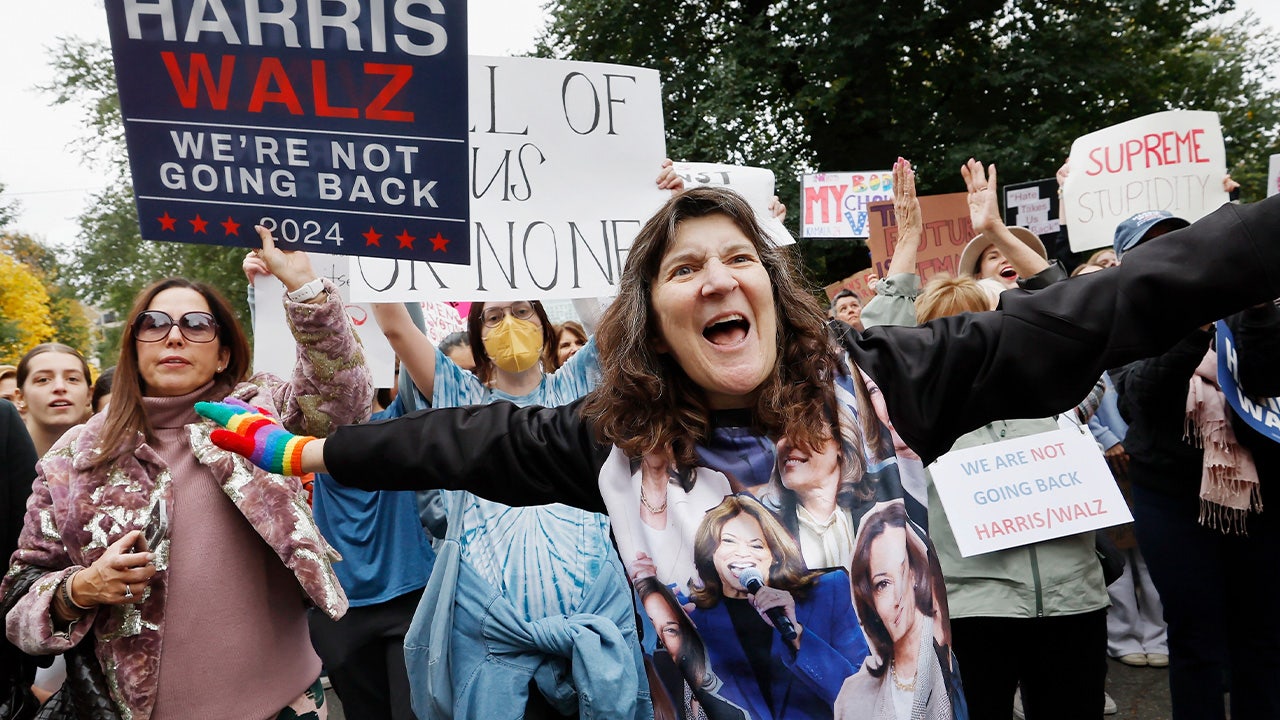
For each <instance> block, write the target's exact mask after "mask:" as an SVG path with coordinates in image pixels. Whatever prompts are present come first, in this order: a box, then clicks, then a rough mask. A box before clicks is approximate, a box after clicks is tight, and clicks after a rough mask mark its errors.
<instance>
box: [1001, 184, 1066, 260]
mask: <svg viewBox="0 0 1280 720" xmlns="http://www.w3.org/2000/svg"><path fill="white" fill-rule="evenodd" d="M1004 222H1005V224H1006V225H1021V226H1022V227H1024V228H1026V229H1028V230H1030V231H1031V232H1033V233H1035V234H1036V235H1038V236H1039V237H1040V240H1041V241H1043V242H1044V245H1045V247H1047V248H1051V247H1053V241H1054V239H1056V237H1057V235H1058V230H1059V229H1060V227H1061V225H1060V224H1059V222H1058V179H1057V178H1048V179H1046V180H1032V181H1031V182H1025V183H1017V184H1014V185H1005V186H1004Z"/></svg>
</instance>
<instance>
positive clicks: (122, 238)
mask: <svg viewBox="0 0 1280 720" xmlns="http://www.w3.org/2000/svg"><path fill="white" fill-rule="evenodd" d="M52 64H53V66H54V68H55V70H56V71H57V72H56V76H55V77H56V79H55V80H54V82H53V83H52V84H51V85H49V86H46V87H44V88H42V89H43V90H44V91H46V92H47V93H49V94H50V95H51V96H52V98H53V103H54V104H55V105H70V106H72V107H76V108H79V109H80V110H81V113H82V121H83V124H84V127H85V131H86V134H85V136H84V138H83V141H82V142H81V143H80V147H81V148H82V149H83V152H84V159H85V161H86V162H87V163H89V164H90V165H92V166H94V167H99V168H102V169H104V170H105V171H106V172H109V173H110V177H111V178H112V180H113V182H112V183H111V185H110V186H109V187H108V188H107V189H106V190H104V191H102V192H101V193H98V194H97V195H95V196H94V197H93V200H92V202H91V205H90V207H89V208H88V209H86V210H85V211H84V212H83V213H82V214H81V215H80V217H79V222H80V228H81V230H80V243H79V244H78V245H76V247H74V248H73V249H72V250H71V254H72V255H73V258H74V262H73V263H71V264H70V266H69V267H70V268H72V269H71V271H70V272H69V273H68V274H67V277H66V283H67V284H68V285H69V286H70V287H72V288H74V290H75V292H76V293H78V294H79V296H80V297H81V298H83V299H84V300H85V301H86V302H89V303H91V304H93V305H96V306H98V307H100V308H102V309H104V310H112V311H115V312H116V313H117V315H118V316H119V317H120V318H122V319H126V318H125V316H126V315H127V313H128V311H129V309H130V306H131V305H132V303H133V298H134V297H135V296H136V295H137V294H138V291H140V290H141V289H142V288H144V287H146V286H147V285H148V284H150V283H151V282H153V281H155V280H159V279H161V278H165V277H169V276H173V275H180V276H182V277H185V278H188V279H190V280H198V281H203V282H207V283H209V284H211V285H213V286H214V287H216V288H218V289H219V290H221V291H222V293H223V294H224V295H225V296H226V297H227V299H228V300H230V301H231V303H232V305H233V307H235V309H236V312H237V314H238V315H239V317H240V321H241V323H242V324H244V326H245V328H246V329H247V330H248V329H250V323H249V311H248V306H247V304H246V302H245V280H244V275H243V274H242V273H241V271H240V261H241V259H242V258H243V257H244V250H242V249H238V248H228V247H215V246H209V245H187V244H182V243H162V242H148V241H144V240H143V239H142V238H141V236H140V234H139V231H138V217H137V212H136V209H135V206H134V202H133V188H132V186H131V184H130V182H129V168H128V162H127V155H126V151H125V142H124V123H123V120H122V116H121V114H120V99H119V97H118V96H117V94H116V81H115V66H114V65H113V64H112V61H111V52H110V50H109V49H108V48H107V47H106V46H104V45H103V44H101V43H98V42H85V41H81V40H78V39H75V38H63V39H60V40H59V43H58V45H57V47H55V49H54V51H53V61H52ZM118 351H119V333H118V332H109V333H105V334H104V335H103V341H102V344H101V346H100V347H98V348H97V352H98V355H99V357H102V358H104V362H108V364H110V361H109V360H106V359H108V358H114V357H115V356H116V355H117V353H118Z"/></svg>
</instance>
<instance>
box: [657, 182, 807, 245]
mask: <svg viewBox="0 0 1280 720" xmlns="http://www.w3.org/2000/svg"><path fill="white" fill-rule="evenodd" d="M671 166H672V168H674V169H675V171H676V174H677V175H679V176H680V177H682V178H684V186H685V187H686V188H694V187H702V186H703V185H715V186H719V187H727V188H729V189H730V190H735V191H737V193H738V194H739V195H741V196H743V197H744V198H746V199H747V202H749V203H751V208H752V209H753V210H755V211H756V221H757V222H759V223H760V226H761V227H762V228H764V231H765V234H767V235H768V236H769V239H770V240H772V241H773V244H774V245H794V244H795V242H796V239H795V238H793V237H791V233H790V232H789V231H788V230H787V227H786V225H783V224H782V221H781V220H778V219H777V218H775V217H774V216H773V213H771V212H769V203H770V202H771V201H772V200H773V197H774V195H777V190H776V189H775V185H774V178H773V171H772V170H767V169H765V168H758V167H748V166H746V165H723V164H720V163H700V162H673V163H671Z"/></svg>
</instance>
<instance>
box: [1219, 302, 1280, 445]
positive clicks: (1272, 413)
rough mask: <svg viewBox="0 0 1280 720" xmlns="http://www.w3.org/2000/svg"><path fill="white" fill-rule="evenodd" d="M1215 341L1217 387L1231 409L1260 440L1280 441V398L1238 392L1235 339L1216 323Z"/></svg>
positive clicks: (1222, 324)
mask: <svg viewBox="0 0 1280 720" xmlns="http://www.w3.org/2000/svg"><path fill="white" fill-rule="evenodd" d="M1215 327H1216V330H1217V333H1216V335H1217V342H1218V387H1220V388H1222V394H1223V395H1224V396H1226V398H1227V403H1228V404H1229V405H1231V409H1232V410H1234V411H1235V413H1236V415H1239V416H1240V418H1241V419H1242V420H1244V421H1245V422H1246V423H1247V424H1248V425H1249V427H1251V428H1253V429H1254V430H1257V431H1258V434H1260V435H1262V436H1263V437H1268V438H1271V439H1272V440H1274V441H1276V442H1280V398H1252V397H1249V396H1247V395H1245V394H1244V393H1243V392H1241V391H1240V383H1239V381H1237V380H1236V370H1237V369H1238V367H1239V365H1238V363H1237V361H1236V339H1235V336H1233V335H1232V334H1231V328H1228V327H1227V324H1226V323H1225V322H1223V321H1221V320H1219V321H1218V322H1217V323H1216V324H1215Z"/></svg>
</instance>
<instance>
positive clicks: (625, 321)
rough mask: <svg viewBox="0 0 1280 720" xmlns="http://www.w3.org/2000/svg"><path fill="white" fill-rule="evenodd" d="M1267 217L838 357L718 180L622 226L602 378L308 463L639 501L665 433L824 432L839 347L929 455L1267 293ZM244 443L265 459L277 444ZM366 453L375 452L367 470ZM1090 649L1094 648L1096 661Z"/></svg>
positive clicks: (678, 452) (372, 428)
mask: <svg viewBox="0 0 1280 720" xmlns="http://www.w3.org/2000/svg"><path fill="white" fill-rule="evenodd" d="M1277 233H1280V200H1278V199H1272V200H1267V201H1263V202H1260V203H1257V204H1255V205H1252V206H1244V207H1236V206H1230V207H1227V208H1224V209H1222V210H1219V211H1218V212H1217V213H1215V214H1213V215H1211V216H1210V217H1209V218H1206V219H1204V220H1202V221H1200V222H1198V223H1197V224H1196V225H1193V226H1192V227H1191V228H1187V229H1185V230H1182V231H1179V232H1177V233H1174V234H1171V235H1169V236H1168V237H1167V238H1166V239H1165V241H1164V245H1165V247H1164V248H1162V250H1163V251H1164V252H1162V253H1151V252H1148V251H1145V250H1144V248H1138V249H1136V250H1135V251H1134V253H1136V254H1137V255H1138V256H1140V257H1142V258H1143V259H1144V260H1145V261H1146V262H1145V263H1136V262H1135V263H1132V267H1130V265H1129V264H1126V265H1122V266H1121V267H1118V268H1115V269H1113V270H1110V271H1108V272H1103V273H1095V274H1093V275H1089V276H1085V277H1083V278H1078V279H1076V280H1075V281H1072V282H1063V283H1056V284H1054V285H1051V286H1049V287H1047V288H1045V289H1044V290H1041V291H1039V292H1036V293H1019V292H1015V293H1006V294H1005V296H1004V297H1002V302H1001V306H1002V307H1001V310H998V311H995V312H981V313H964V314H960V315H956V316H950V317H945V318H939V319H937V320H934V321H932V322H930V323H926V324H925V325H923V326H921V327H915V328H906V327H880V328H870V329H868V330H866V331H865V332H863V333H856V332H854V331H853V330H852V329H851V328H850V329H847V330H844V329H842V330H841V332H840V333H839V335H838V336H837V337H838V341H839V346H840V347H841V348H843V350H844V351H846V352H847V353H848V358H845V357H843V356H841V355H840V354H839V352H838V351H837V348H836V346H835V344H834V343H833V342H832V335H831V331H830V329H829V328H828V326H827V323H826V319H825V316H824V314H823V312H822V310H821V308H820V307H819V306H818V303H817V301H816V300H815V299H814V298H813V296H812V295H811V294H809V293H808V292H807V291H806V290H805V288H804V286H803V284H802V283H801V282H800V281H799V276H798V274H797V273H796V271H795V269H794V267H793V264H792V261H791V260H790V258H789V256H788V255H787V254H786V253H785V252H784V251H783V250H780V249H779V248H778V247H776V246H775V245H773V244H772V243H770V242H769V241H768V240H767V239H766V237H765V235H764V232H763V230H762V229H761V227H760V225H759V223H758V222H757V220H756V218H755V213H754V211H753V209H752V208H751V206H750V204H749V203H747V202H746V201H745V200H743V199H742V198H741V196H739V195H737V194H736V193H734V192H732V191H730V190H726V189H724V188H714V187H703V188H692V189H689V190H686V191H684V192H682V193H679V194H678V195H676V196H674V197H673V198H671V199H670V200H669V201H668V202H667V203H666V204H665V205H664V206H663V207H662V208H661V209H660V210H658V212H657V213H656V214H655V215H654V216H653V217H652V218H651V219H650V220H649V221H648V222H647V223H646V224H645V226H644V227H643V228H642V229H641V231H640V233H639V235H638V236H637V237H636V239H635V242H634V243H633V245H632V247H631V250H630V254H629V255H628V257H627V260H626V265H625V267H624V269H623V271H622V274H621V284H620V288H619V294H618V297H617V298H616V299H615V300H614V302H613V304H612V305H610V306H609V309H608V310H607V311H606V312H605V315H604V318H603V319H602V321H601V323H600V326H599V329H598V331H597V333H596V337H595V341H596V343H597V344H598V348H599V357H600V367H601V370H602V373H603V377H602V379H601V382H600V383H599V384H598V385H597V386H596V387H595V389H593V390H592V391H591V392H590V393H589V394H588V395H587V396H586V397H585V398H584V399H583V400H581V401H579V402H577V403H574V404H571V405H568V406H564V407H558V408H535V407H523V408H522V407H517V406H516V405H514V404H512V403H504V402H496V403H491V404H488V405H483V406H472V407H464V408H436V409H432V410H428V411H424V412H419V413H414V414H411V415H409V416H407V417H405V418H402V419H399V420H394V421H388V422H384V423H378V424H372V425H358V426H350V427H346V428H343V429H342V430H340V431H338V433H337V434H336V436H335V437H334V438H333V441H332V442H331V441H329V440H322V439H311V438H306V437H301V438H294V439H296V440H297V441H298V442H299V443H301V444H302V459H303V467H304V468H305V469H308V470H324V471H327V472H329V473H331V474H332V475H333V476H334V477H335V478H336V479H337V480H339V481H340V482H344V483H351V484H353V485H357V486H360V487H365V488H387V489H419V488H431V487H441V488H451V489H466V490H469V491H473V492H477V493H479V494H481V495H483V496H486V497H489V498H492V499H493V500H494V501H497V502H505V503H511V504H519V505H538V504H543V503H550V502H563V503H566V504H569V505H572V506H575V507H579V508H582V509H584V510H590V511H596V512H608V513H610V514H611V515H612V514H617V515H619V517H623V516H630V517H634V516H635V515H637V514H638V512H639V510H638V508H637V507H636V504H635V501H634V497H635V494H634V488H633V492H632V493H612V494H606V493H605V492H604V491H603V488H604V487H605V485H606V483H607V482H611V481H612V479H613V478H615V477H617V476H619V475H623V476H627V477H631V476H632V471H631V459H632V458H636V457H642V456H644V455H645V454H646V453H648V452H655V451H657V452H665V453H668V455H667V456H668V457H669V458H670V459H671V460H672V462H674V463H675V464H676V465H677V466H678V467H681V468H687V469H688V470H689V471H691V472H698V471H701V469H703V468H706V469H707V470H715V471H719V472H721V473H722V474H725V475H726V476H729V477H730V478H731V480H732V479H733V478H737V482H738V485H739V486H741V485H743V484H744V483H742V482H741V480H742V477H744V475H743V473H746V472H752V473H759V474H763V475H764V476H765V477H767V475H768V472H770V471H771V468H772V466H773V462H774V453H773V443H774V442H775V441H776V439H777V438H780V437H783V436H786V437H789V438H791V439H792V440H793V441H795V442H797V443H800V444H802V445H803V446H804V447H806V448H811V447H816V446H818V445H819V444H820V443H821V442H822V440H824V439H825V438H827V437H831V436H832V432H833V428H832V425H831V424H832V422H834V421H835V420H834V418H838V417H839V415H838V413H836V412H835V410H836V405H835V403H837V402H842V400H841V399H840V396H839V395H838V394H837V392H836V386H837V383H840V382H842V378H843V376H842V374H841V372H842V368H847V367H849V365H848V363H849V361H852V362H853V363H855V364H856V366H857V367H858V368H860V369H861V370H863V371H865V372H866V373H867V375H868V376H870V377H871V378H872V379H873V380H874V381H875V382H876V384H877V385H878V386H879V388H880V390H881V392H882V393H883V394H884V396H885V399H886V405H887V408H888V410H889V413H890V415H891V416H892V419H893V424H894V427H895V429H896V430H897V431H898V434H899V435H900V436H901V437H902V439H903V440H904V441H906V443H907V444H908V445H909V446H910V447H911V448H912V449H914V450H915V451H916V452H917V453H918V454H919V455H920V456H921V458H922V460H924V461H925V462H926V463H931V462H932V461H933V460H934V459H936V458H937V457H938V456H939V455H941V454H942V453H944V452H946V451H947V449H948V448H950V447H951V445H952V444H954V442H955V440H956V438H958V437H960V436H961V435H963V434H965V433H966V432H969V431H970V430H972V429H973V428H975V427H981V426H983V425H984V424H986V423H990V422H993V421H995V420H997V419H999V418H1001V417H1009V416H1011V415H1015V414H1023V415H1031V416H1033V417H1034V416H1040V417H1044V416H1046V415H1050V414H1053V413H1055V412H1059V411H1062V410H1065V409H1069V408H1071V407H1073V406H1074V405H1075V404H1076V403H1078V402H1079V400H1080V398H1081V397H1083V396H1084V395H1085V394H1086V393H1087V392H1088V390H1089V389H1090V388H1091V387H1093V385H1094V383H1095V382H1096V381H1097V379H1098V377H1099V376H1100V374H1101V372H1102V369H1103V368H1105V367H1108V366H1115V365H1118V364H1121V363H1123V362H1127V361H1129V360H1132V359H1134V358H1136V357H1140V356H1142V355H1144V354H1150V353H1153V352H1158V351H1159V350H1160V349H1161V348H1162V347H1164V346H1165V345H1167V344H1168V343H1170V342H1174V341H1175V340H1176V339H1177V337H1179V336H1180V335H1182V334H1183V333H1185V332H1186V331H1187V329H1188V328H1192V327H1195V326H1196V325H1198V324H1200V323H1204V322H1206V321H1208V320H1211V319H1213V318H1214V317H1216V316H1222V315H1226V314H1230V313H1231V312H1233V311H1235V310H1238V309H1239V308H1241V307H1246V306H1249V305H1253V304H1256V303H1258V302H1262V301H1264V300H1268V299H1270V298H1272V297H1276V296H1280V244H1276V243H1273V242H1271V241H1270V238H1273V237H1274V236H1275V235H1276V234H1277ZM1193 258H1195V259H1196V260H1198V261H1197V262H1192V259H1193ZM1224 264H1225V265H1227V266H1230V267H1232V268H1233V270H1234V272H1233V273H1232V274H1231V275H1230V276H1229V277H1224V276H1223V274H1222V273H1221V272H1220V271H1219V270H1218V269H1217V268H1220V267H1222V266H1223V265H1224ZM583 352H586V351H585V350H584V351H583ZM1029 353H1036V360H1037V361H1036V362H1034V363H1032V362H1028V361H1027V357H1028V354H1029ZM582 354H583V353H582V352H580V353H579V354H578V356H575V357H574V358H573V359H572V360H571V361H570V362H573V361H575V360H577V359H578V357H580V356H581V355H582ZM1047 381H1048V382H1047ZM199 411H200V412H202V413H205V414H206V415H208V416H210V417H214V418H217V419H218V421H219V422H220V423H221V424H223V425H224V426H226V427H227V428H228V429H227V430H226V432H225V434H219V435H218V438H217V439H218V440H219V441H221V442H223V443H225V444H227V445H236V444H240V443H243V442H244V441H245V440H256V439H257V438H258V436H260V435H261V436H264V437H275V436H278V437H279V438H281V439H288V436H289V435H290V434H289V433H287V432H285V431H283V430H281V429H279V428H278V426H274V425H271V424H269V423H263V422H262V418H259V417H255V415H256V414H255V413H251V412H246V411H245V410H243V409H242V408H239V407H236V406H234V405H219V404H214V403H209V404H202V405H201V406H200V407H199ZM255 423H256V424H255ZM730 430H731V431H732V432H728V431H730ZM242 439H243V440H242ZM241 447H242V448H244V451H245V452H246V454H248V455H249V456H250V457H251V458H253V459H254V461H255V462H256V463H261V464H262V465H263V466H265V467H274V465H275V464H276V462H277V461H276V460H275V459H274V458H271V457H269V456H267V455H266V454H264V453H261V452H255V451H253V450H250V449H249V448H248V446H247V445H241ZM373 463H377V465H378V467H379V472H377V473H369V472H367V469H368V467H369V466H370V465H371V464H373ZM726 470H731V471H732V474H730V473H726V472H725V471H726ZM650 501H651V502H658V503H660V502H661V500H660V499H659V498H650ZM658 507H660V505H658ZM678 531H679V532H681V533H684V534H686V535H687V536H689V537H692V536H693V535H694V534H696V528H690V527H680V528H678ZM655 560H656V561H657V562H658V563H659V564H661V562H662V561H663V558H655ZM438 567H439V566H437V568H438ZM1094 567H1096V562H1095V564H1094ZM1100 627H1101V626H1100ZM697 630H698V632H699V633H700V634H701V633H703V632H704V630H703V628H701V627H699V628H698V629H697ZM1099 633H1101V630H1099ZM705 640H706V638H705V636H704V642H705ZM799 640H800V643H801V644H802V645H803V643H804V641H805V638H804V633H803V632H801V633H799ZM780 644H781V643H779V645H780ZM801 651H803V648H802V649H801ZM774 652H775V650H774V646H773V645H772V644H771V646H770V650H769V657H763V656H762V659H764V660H765V661H766V663H767V664H769V665H772V664H773V663H775V662H776V663H782V664H783V665H785V664H786V663H788V662H792V661H793V656H791V655H789V654H788V653H790V650H787V649H786V648H785V647H782V648H779V649H778V650H777V652H780V653H781V656H780V657H773V655H772V654H773V653H774ZM1102 652H1103V651H1102V650H1101V649H1099V650H1097V651H1096V653H1095V655H1094V656H1093V657H1092V658H1091V660H1090V662H1097V663H1099V664H1101V663H1102ZM1002 659H1010V658H1009V656H1008V655H1005V656H1003V657H1002ZM712 665H713V667H712V670H713V671H714V672H715V673H716V675H717V676H718V677H720V678H721V679H722V680H723V681H724V682H725V683H726V685H727V684H728V683H729V682H730V679H729V678H728V677H727V675H728V674H729V673H730V672H732V673H734V674H735V675H737V676H738V677H737V678H736V679H735V681H736V682H739V683H743V682H749V681H750V680H751V674H752V671H751V670H750V669H748V668H747V667H734V668H725V667H722V666H720V665H717V664H716V663H715V662H714V661H713V663H712ZM613 669H614V668H611V667H600V668H596V667H591V668H590V669H589V672H593V673H594V672H609V671H611V670H613ZM1098 700H1099V702H1098V706H1099V707H1098V709H1097V714H1100V713H1101V702H1100V701H1101V697H1100V695H1099V696H1098ZM833 710H834V708H831V707H829V708H826V709H825V712H824V713H823V715H826V714H828V713H831V712H833ZM976 716H977V714H976V713H975V717H976ZM1084 716H1086V717H1087V716H1088V713H1085V714H1084ZM992 717H996V716H992ZM1077 717H1080V716H1077Z"/></svg>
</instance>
